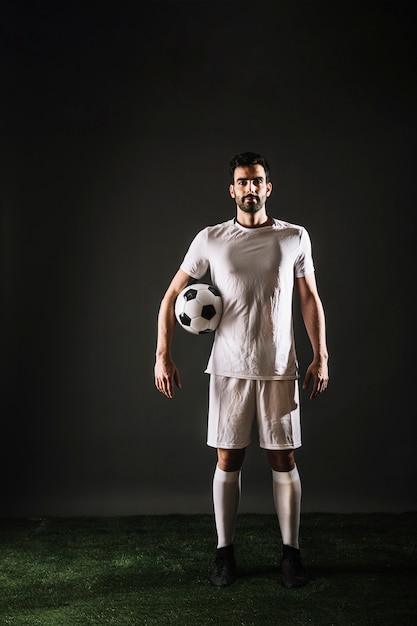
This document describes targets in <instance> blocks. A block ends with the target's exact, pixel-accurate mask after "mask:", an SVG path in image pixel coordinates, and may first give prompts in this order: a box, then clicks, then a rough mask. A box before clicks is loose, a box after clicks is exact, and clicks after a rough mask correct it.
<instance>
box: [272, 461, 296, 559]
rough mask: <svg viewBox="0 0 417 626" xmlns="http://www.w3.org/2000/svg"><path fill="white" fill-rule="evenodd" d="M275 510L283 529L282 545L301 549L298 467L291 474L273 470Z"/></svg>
mask: <svg viewBox="0 0 417 626" xmlns="http://www.w3.org/2000/svg"><path fill="white" fill-rule="evenodd" d="M272 477H273V493H274V503H275V509H276V511H277V515H278V521H279V526H280V529H281V536H282V543H283V544H284V545H285V546H292V547H293V548H297V549H298V548H299V541H298V535H299V530H300V510H301V481H300V476H299V474H298V470H297V467H294V469H292V470H291V471H290V472H276V471H275V470H272Z"/></svg>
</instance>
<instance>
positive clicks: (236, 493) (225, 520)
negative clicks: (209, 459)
mask: <svg viewBox="0 0 417 626" xmlns="http://www.w3.org/2000/svg"><path fill="white" fill-rule="evenodd" d="M240 488H241V482H240V470H238V471H237V472H224V471H223V470H221V469H220V468H219V466H217V467H216V471H215V472H214V477H213V505H214V519H215V522H216V530H217V547H218V548H223V547H224V546H228V545H230V544H231V543H233V537H234V533H235V526H236V517H237V510H238V507H239V502H240Z"/></svg>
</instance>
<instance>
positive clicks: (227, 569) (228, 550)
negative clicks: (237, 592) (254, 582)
mask: <svg viewBox="0 0 417 626" xmlns="http://www.w3.org/2000/svg"><path fill="white" fill-rule="evenodd" d="M235 580H236V561H235V555H234V551H233V544H232V545H230V546H226V547H224V548H218V549H217V552H216V559H215V561H214V564H213V569H212V570H211V573H210V582H211V584H212V585H214V587H227V586H228V585H231V584H232V583H234V582H235Z"/></svg>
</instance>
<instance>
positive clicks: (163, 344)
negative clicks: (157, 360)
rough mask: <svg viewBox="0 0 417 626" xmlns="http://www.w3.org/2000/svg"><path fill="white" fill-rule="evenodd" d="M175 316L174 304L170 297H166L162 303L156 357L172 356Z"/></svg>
mask: <svg viewBox="0 0 417 626" xmlns="http://www.w3.org/2000/svg"><path fill="white" fill-rule="evenodd" d="M174 329H175V314H174V302H173V300H172V298H170V297H169V296H165V297H164V299H163V300H162V302H161V306H160V309H159V315H158V338H157V344H156V356H157V357H163V356H171V346H172V340H173V337H174Z"/></svg>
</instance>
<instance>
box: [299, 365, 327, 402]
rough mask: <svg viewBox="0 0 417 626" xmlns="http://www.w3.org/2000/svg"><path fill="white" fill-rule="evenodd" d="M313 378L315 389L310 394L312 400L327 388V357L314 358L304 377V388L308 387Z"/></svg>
mask: <svg viewBox="0 0 417 626" xmlns="http://www.w3.org/2000/svg"><path fill="white" fill-rule="evenodd" d="M311 379H313V389H312V392H311V394H310V400H313V399H314V398H317V396H319V395H320V394H321V393H323V391H325V390H326V389H327V385H328V383H329V370H328V367H327V359H326V360H314V361H312V362H311V363H310V365H309V366H308V368H307V371H306V375H305V378H304V382H303V389H307V388H308V386H309V384H310V381H311Z"/></svg>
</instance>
